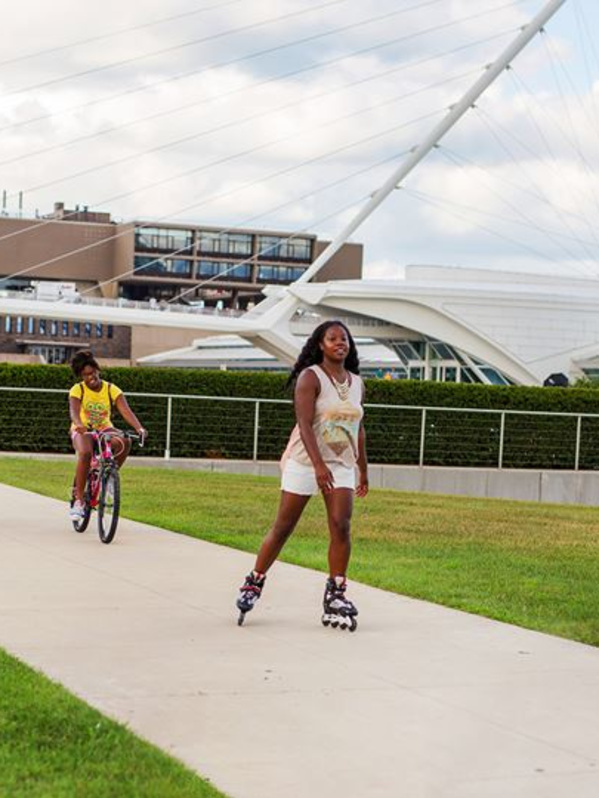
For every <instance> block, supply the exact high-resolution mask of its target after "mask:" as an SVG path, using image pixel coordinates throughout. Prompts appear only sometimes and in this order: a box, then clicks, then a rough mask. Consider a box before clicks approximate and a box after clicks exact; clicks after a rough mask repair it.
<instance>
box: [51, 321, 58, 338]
mask: <svg viewBox="0 0 599 798" xmlns="http://www.w3.org/2000/svg"><path fill="white" fill-rule="evenodd" d="M50 335H58V322H57V321H54V320H52V321H51V322H50Z"/></svg>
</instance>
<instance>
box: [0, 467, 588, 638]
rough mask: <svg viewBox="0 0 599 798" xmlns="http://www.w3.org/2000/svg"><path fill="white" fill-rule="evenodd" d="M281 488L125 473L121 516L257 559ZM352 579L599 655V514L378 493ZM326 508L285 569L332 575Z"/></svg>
mask: <svg viewBox="0 0 599 798" xmlns="http://www.w3.org/2000/svg"><path fill="white" fill-rule="evenodd" d="M72 471H73V464H72V463H68V462H56V461H52V462H43V461H39V460H26V459H12V458H0V481H4V482H7V483H9V484H12V485H16V486H18V487H23V488H30V489H32V490H35V491H38V492H39V493H43V494H45V495H48V496H54V497H57V498H66V495H67V492H68V486H69V484H70V480H71V478H72ZM278 498H279V491H278V480H277V479H274V478H266V477H250V476H240V475H235V474H210V473H202V472H197V471H185V470H167V469H160V468H154V469H151V468H133V467H131V468H128V469H125V470H124V471H123V509H122V511H123V514H124V515H125V516H127V517H128V518H132V519H135V520H138V521H144V522H146V523H149V524H153V525H155V526H159V527H163V528H165V529H171V530H173V531H175V532H181V533H184V534H187V535H192V536H195V537H199V538H202V539H203V540H209V541H213V542H215V543H220V544H223V545H226V546H232V547H234V548H238V549H243V550H246V551H251V552H255V551H256V550H257V548H258V546H259V545H260V542H261V540H262V537H263V535H264V533H265V532H266V530H267V529H268V527H269V525H270V524H271V523H272V520H273V518H274V514H275V511H276V507H277V504H278ZM353 537H354V549H353V556H352V562H351V570H350V577H351V578H352V579H354V580H357V581H360V582H364V583H365V584H369V585H374V586H376V587H381V588H384V589H386V590H390V591H394V592H397V593H402V594H405V595H408V596H414V597H417V598H422V599H427V600H429V601H434V602H437V603H439V604H444V605H446V606H449V607H455V608H457V609H461V610H466V611H468V612H473V613H477V614H480V615H485V616H487V617H489V618H496V619H498V620H502V621H507V622H509V623H513V624H517V625H519V626H523V627H527V628H530V629H537V630H540V631H544V632H549V633H551V634H555V635H560V636H562V637H568V638H571V639H573V640H579V641H582V642H585V643H590V644H591V645H599V510H597V509H595V508H592V507H581V506H574V505H555V504H554V505H548V504H537V503H528V502H510V501H501V500H484V499H467V498H463V497H454V496H439V495H432V494H410V493H398V492H396V491H383V490H380V491H379V490H373V491H371V493H370V495H369V496H368V497H367V498H366V499H365V500H357V501H356V509H355V514H354V523H353ZM326 548H327V532H326V518H325V513H324V509H323V506H322V501H321V500H320V499H319V498H316V499H314V500H313V501H312V502H310V504H309V505H308V507H307V509H306V511H305V513H304V517H303V518H302V520H301V522H300V525H299V526H298V529H297V530H296V532H295V534H294V535H293V537H292V538H291V540H290V541H289V543H288V544H287V546H286V548H285V549H284V551H283V555H282V559H284V560H286V561H287V562H292V563H295V564H298V565H303V566H306V567H309V568H315V569H319V570H325V569H326Z"/></svg>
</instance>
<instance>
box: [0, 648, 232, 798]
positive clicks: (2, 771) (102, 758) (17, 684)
mask: <svg viewBox="0 0 599 798" xmlns="http://www.w3.org/2000/svg"><path fill="white" fill-rule="evenodd" d="M0 674H1V678H0V684H1V688H0V795H1V796H3V797H4V796H5V797H6V798H114V796H119V798H139V796H144V798H218V797H219V796H221V798H222V793H220V792H218V791H217V790H215V789H214V788H213V787H211V786H210V785H209V784H208V783H207V782H205V781H202V779H200V778H199V777H198V776H197V775H196V774H195V773H194V772H192V771H191V770H188V769H187V768H186V767H185V766H184V765H182V764H181V763H179V762H177V761H175V760H174V759H172V758H170V757H168V756H167V755H166V754H164V753H162V751H160V750H158V749H157V748H155V747H154V746H152V745H150V744H149V743H146V742H144V741H143V740H140V739H139V738H138V737H135V736H134V735H133V734H131V733H130V732H128V731H127V729H126V728H125V727H124V726H121V725H120V724H118V723H115V722H114V721H112V720H109V719H108V718H106V717H104V716H103V715H101V714H100V713H99V712H96V710H94V709H91V708H90V707H88V706H87V705H86V704H84V703H83V702H82V701H79V700H78V699H76V698H74V697H73V696H72V695H70V694H69V693H68V692H67V691H66V690H64V689H63V688H62V687H60V686H58V685H57V684H54V683H53V682H51V681H50V680H49V679H46V678H45V677H44V676H41V675H40V674H39V673H36V672H35V671H34V670H32V669H31V668H28V667H27V666H26V665H24V664H23V663H21V662H19V661H18V660H17V659H15V658H14V657H10V656H9V655H8V654H6V653H4V652H3V651H2V650H0Z"/></svg>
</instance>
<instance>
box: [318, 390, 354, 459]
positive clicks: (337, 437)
mask: <svg viewBox="0 0 599 798" xmlns="http://www.w3.org/2000/svg"><path fill="white" fill-rule="evenodd" d="M361 419H362V412H361V408H356V407H354V406H353V405H352V404H350V403H349V402H343V404H340V405H337V406H336V407H334V408H332V409H331V410H329V411H327V412H326V413H324V414H323V424H322V439H323V441H324V442H325V443H326V445H327V446H328V447H329V449H331V451H333V452H335V454H336V455H338V456H342V455H343V453H344V452H345V451H347V449H351V450H352V452H353V454H354V457H357V451H356V443H355V442H356V441H357V440H358V432H359V430H360V421H361Z"/></svg>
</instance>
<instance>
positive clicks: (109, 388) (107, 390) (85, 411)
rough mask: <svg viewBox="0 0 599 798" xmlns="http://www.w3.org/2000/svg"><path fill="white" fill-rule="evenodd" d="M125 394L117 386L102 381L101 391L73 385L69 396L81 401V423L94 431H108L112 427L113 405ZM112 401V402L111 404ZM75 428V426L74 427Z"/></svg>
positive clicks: (80, 384) (83, 384) (78, 384)
mask: <svg viewBox="0 0 599 798" xmlns="http://www.w3.org/2000/svg"><path fill="white" fill-rule="evenodd" d="M122 393H123V392H122V391H121V389H120V388H117V386H116V385H113V384H111V383H108V382H105V381H104V380H102V387H101V388H100V390H99V391H92V390H91V388H88V387H87V385H85V383H82V382H80V383H77V385H73V387H72V388H71V390H70V391H69V396H73V397H74V398H75V399H80V400H81V412H80V416H81V422H82V424H83V425H84V426H86V427H92V428H93V429H106V427H111V426H112V420H111V418H110V411H111V405H112V404H114V403H115V402H116V400H117V399H118V398H119V396H120V395H121V394H122ZM111 399H112V402H111ZM71 428H73V425H72V427H71Z"/></svg>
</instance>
